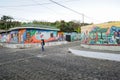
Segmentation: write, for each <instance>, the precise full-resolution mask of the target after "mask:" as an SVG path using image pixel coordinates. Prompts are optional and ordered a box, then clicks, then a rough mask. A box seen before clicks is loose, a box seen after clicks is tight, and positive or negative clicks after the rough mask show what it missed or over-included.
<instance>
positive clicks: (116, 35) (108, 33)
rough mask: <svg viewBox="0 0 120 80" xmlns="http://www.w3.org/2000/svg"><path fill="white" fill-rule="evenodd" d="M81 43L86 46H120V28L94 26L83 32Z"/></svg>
mask: <svg viewBox="0 0 120 80" xmlns="http://www.w3.org/2000/svg"><path fill="white" fill-rule="evenodd" d="M81 42H82V43H84V44H120V27H117V26H111V27H109V28H101V27H99V26H93V27H90V28H89V29H88V28H87V29H84V30H82V32H81Z"/></svg>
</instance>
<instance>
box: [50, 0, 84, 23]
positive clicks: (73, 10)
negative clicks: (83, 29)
mask: <svg viewBox="0 0 120 80" xmlns="http://www.w3.org/2000/svg"><path fill="white" fill-rule="evenodd" d="M50 1H51V2H53V3H55V4H57V5H59V6H61V7H63V8H66V9H68V10H70V11H72V12H74V13H77V14H79V15H82V19H83V23H84V14H83V13H80V12H77V11H75V10H73V9H71V8H69V7H67V6H64V5H62V4H60V3H58V2H55V1H53V0H50Z"/></svg>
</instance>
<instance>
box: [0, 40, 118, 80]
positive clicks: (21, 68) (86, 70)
mask: <svg viewBox="0 0 120 80" xmlns="http://www.w3.org/2000/svg"><path fill="white" fill-rule="evenodd" d="M78 45H80V44H79V42H72V43H68V44H64V45H59V46H51V47H46V48H45V51H44V52H42V51H41V49H40V48H34V49H33V48H32V49H8V48H2V47H0V80H120V62H117V61H108V60H100V59H92V58H86V57H81V56H76V55H73V54H71V53H69V52H68V48H69V47H74V46H78ZM83 54H84V53H83Z"/></svg>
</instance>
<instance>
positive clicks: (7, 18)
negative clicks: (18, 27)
mask: <svg viewBox="0 0 120 80" xmlns="http://www.w3.org/2000/svg"><path fill="white" fill-rule="evenodd" d="M12 19H13V18H12V17H10V16H6V15H3V16H2V17H1V22H2V23H3V25H2V26H4V29H6V30H7V29H8V28H10V27H11V22H12Z"/></svg>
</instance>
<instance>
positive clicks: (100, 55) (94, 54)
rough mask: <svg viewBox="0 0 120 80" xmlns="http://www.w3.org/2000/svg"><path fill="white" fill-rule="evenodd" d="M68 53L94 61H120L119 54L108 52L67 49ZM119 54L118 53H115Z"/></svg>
mask: <svg viewBox="0 0 120 80" xmlns="http://www.w3.org/2000/svg"><path fill="white" fill-rule="evenodd" d="M69 51H70V52H71V53H73V54H75V55H78V56H83V57H90V58H96V59H105V60H112V61H120V54H116V52H109V51H96V50H91V49H90V50H89V49H79V50H78V49H75V48H69ZM117 53H119V52H117Z"/></svg>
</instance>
